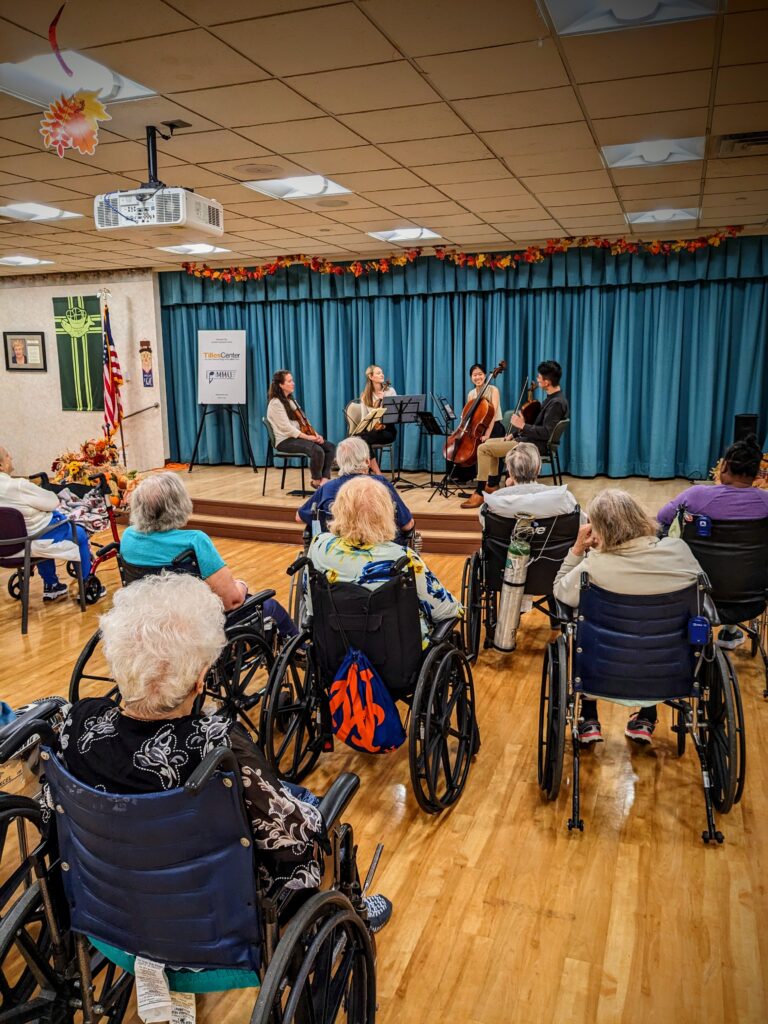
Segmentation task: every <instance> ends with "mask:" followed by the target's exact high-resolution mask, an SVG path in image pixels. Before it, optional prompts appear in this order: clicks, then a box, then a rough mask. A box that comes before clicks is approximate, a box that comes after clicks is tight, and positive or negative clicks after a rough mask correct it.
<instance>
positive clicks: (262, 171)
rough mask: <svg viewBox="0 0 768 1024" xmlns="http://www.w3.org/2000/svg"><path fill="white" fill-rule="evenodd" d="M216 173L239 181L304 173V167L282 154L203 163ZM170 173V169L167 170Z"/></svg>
mask: <svg viewBox="0 0 768 1024" xmlns="http://www.w3.org/2000/svg"><path fill="white" fill-rule="evenodd" d="M205 166H206V167H207V168H208V170H211V171H214V172H215V173H216V174H224V175H226V176H228V177H230V178H237V179H238V180H239V181H259V180H262V179H265V178H266V179H270V178H284V177H286V176H288V175H291V174H306V173H307V172H306V169H305V168H304V167H301V166H300V165H299V164H296V163H294V162H293V161H292V160H286V159H285V157H282V156H272V154H271V153H270V154H269V155H268V156H263V157H261V156H257V157H255V158H254V159H252V160H215V161H213V162H212V163H210V164H206V165H205ZM168 173H169V175H170V173H171V172H170V171H169V172H168Z"/></svg>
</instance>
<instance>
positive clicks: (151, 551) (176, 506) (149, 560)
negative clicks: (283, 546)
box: [120, 473, 298, 638]
mask: <svg viewBox="0 0 768 1024" xmlns="http://www.w3.org/2000/svg"><path fill="white" fill-rule="evenodd" d="M191 515H192V501H191V499H190V497H189V494H187V490H186V488H185V487H184V484H183V483H182V482H181V480H180V479H179V478H178V476H176V474H175V473H153V474H152V475H151V476H148V477H146V479H144V480H142V481H141V483H140V484H139V486H138V487H137V488H136V490H135V491H133V493H132V495H131V525H130V526H129V527H128V529H127V530H126V531H125V532H124V533H123V535H122V538H121V540H120V555H121V556H122V558H123V559H124V560H125V561H126V562H129V563H131V564H132V565H153V566H157V565H170V563H171V562H172V561H173V559H174V558H175V557H176V556H177V555H180V554H181V553H182V552H183V551H186V550H187V549H188V548H192V549H193V550H194V552H195V555H196V557H197V564H198V565H199V566H200V573H201V575H202V578H203V579H204V580H205V582H206V583H207V584H208V586H209V587H210V588H211V590H212V591H213V592H214V594H216V595H217V597H219V598H220V599H221V602H222V604H223V605H224V610H225V611H226V612H231V611H234V610H235V609H237V608H239V607H240V605H241V604H242V603H243V601H244V600H245V599H246V597H247V596H248V584H247V583H246V582H245V580H238V579H235V577H234V576H233V575H232V572H231V570H230V569H229V568H228V566H227V564H226V562H225V561H224V559H223V558H222V557H221V555H220V554H219V552H218V551H217V550H216V547H215V546H214V543H213V541H212V540H211V538H210V537H209V536H208V534H206V533H203V532H202V530H186V529H184V527H185V526H186V525H187V522H188V521H189V517H190V516H191ZM264 615H265V617H266V618H271V619H272V620H273V622H274V623H275V626H276V627H277V631H278V633H279V634H280V636H281V637H282V638H286V637H290V636H295V635H296V634H297V633H298V630H297V628H296V625H295V623H294V621H293V619H292V618H291V617H290V615H289V614H288V612H287V611H286V610H285V608H283V606H282V605H281V604H280V603H279V602H278V601H275V600H274V599H273V598H270V599H269V600H267V601H265V602H264Z"/></svg>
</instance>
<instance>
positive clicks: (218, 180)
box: [142, 164, 230, 195]
mask: <svg viewBox="0 0 768 1024" xmlns="http://www.w3.org/2000/svg"><path fill="white" fill-rule="evenodd" d="M163 178H164V179H165V183H166V185H168V186H169V187H170V188H177V187H178V188H192V189H203V190H205V194H206V195H207V194H208V193H207V189H208V188H210V187H211V186H212V185H228V184H229V183H230V179H229V178H226V177H224V175H222V174H217V173H216V172H215V171H212V170H211V169H210V168H208V167H197V166H195V165H194V164H182V165H181V166H180V167H171V168H169V169H168V170H167V171H166V172H164V174H163ZM142 180H146V179H142Z"/></svg>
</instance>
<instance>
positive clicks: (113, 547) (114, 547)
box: [96, 540, 120, 558]
mask: <svg viewBox="0 0 768 1024" xmlns="http://www.w3.org/2000/svg"><path fill="white" fill-rule="evenodd" d="M119 550H120V542H119V541H116V540H113V541H111V542H110V543H109V544H105V545H104V547H103V548H98V549H97V550H96V557H97V558H104V557H105V555H108V554H110V553H111V552H112V551H119Z"/></svg>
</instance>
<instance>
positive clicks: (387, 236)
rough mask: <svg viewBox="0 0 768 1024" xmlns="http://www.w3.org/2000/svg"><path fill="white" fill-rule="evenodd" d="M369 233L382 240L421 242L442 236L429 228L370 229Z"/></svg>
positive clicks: (372, 236)
mask: <svg viewBox="0 0 768 1024" xmlns="http://www.w3.org/2000/svg"><path fill="white" fill-rule="evenodd" d="M368 234H369V235H370V236H371V238H378V239H380V240H381V241H382V242H420V241H422V239H427V238H440V237H441V236H440V235H438V234H437V233H436V232H435V231H430V230H429V228H398V229H397V230H396V231H369V232H368Z"/></svg>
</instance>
